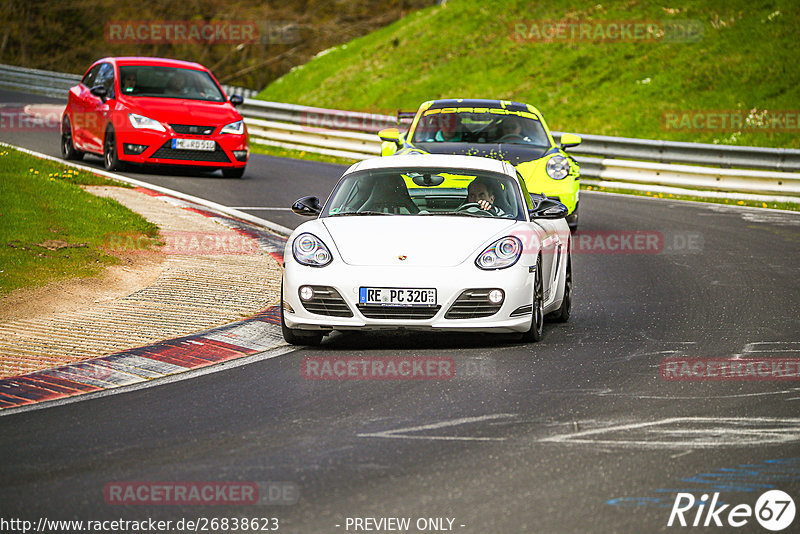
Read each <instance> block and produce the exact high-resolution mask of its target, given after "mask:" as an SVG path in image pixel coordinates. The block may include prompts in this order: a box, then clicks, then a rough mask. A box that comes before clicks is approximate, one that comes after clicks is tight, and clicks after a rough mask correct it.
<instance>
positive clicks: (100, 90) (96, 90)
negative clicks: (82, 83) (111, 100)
mask: <svg viewBox="0 0 800 534" xmlns="http://www.w3.org/2000/svg"><path fill="white" fill-rule="evenodd" d="M89 92H90V93H92V94H93V95H94V96H96V97H98V98H99V99H100V100H102V101H103V102H105V101H106V98H107V97H108V91H106V88H105V87H103V86H102V85H95V86H94V87H92V88H91V89H89Z"/></svg>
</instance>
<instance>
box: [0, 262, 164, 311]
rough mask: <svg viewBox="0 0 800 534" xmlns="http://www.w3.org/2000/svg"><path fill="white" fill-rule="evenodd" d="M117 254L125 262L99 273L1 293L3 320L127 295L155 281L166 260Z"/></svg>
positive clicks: (73, 308) (75, 307)
mask: <svg viewBox="0 0 800 534" xmlns="http://www.w3.org/2000/svg"><path fill="white" fill-rule="evenodd" d="M117 257H119V258H120V260H121V261H122V263H120V264H119V265H112V266H110V267H107V268H106V269H105V270H104V271H103V272H102V273H101V274H99V275H98V276H94V277H89V278H74V279H72V280H62V281H58V282H54V283H52V284H49V285H46V286H44V287H37V288H25V289H18V290H16V291H12V292H11V293H9V294H8V295H4V296H2V297H0V322H6V321H13V320H19V319H37V318H44V317H48V316H52V315H54V314H57V313H61V312H68V311H74V310H77V309H81V308H85V307H90V306H92V305H93V304H98V303H101V302H107V301H111V300H115V299H118V298H121V297H125V296H127V295H130V294H131V293H134V292H135V291H138V290H140V289H144V288H146V287H148V286H150V285H152V284H153V282H155V280H156V279H157V278H158V276H159V275H160V274H161V270H162V268H163V264H164V255H163V254H153V253H151V254H127V255H117Z"/></svg>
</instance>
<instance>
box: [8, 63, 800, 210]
mask: <svg viewBox="0 0 800 534" xmlns="http://www.w3.org/2000/svg"><path fill="white" fill-rule="evenodd" d="M79 79H80V77H79V76H77V75H73V74H64V73H58V72H50V71H43V70H38V69H24V68H20V67H11V66H8V65H0V87H6V88H12V89H22V90H26V91H29V92H36V93H40V94H47V95H50V96H57V97H63V96H64V94H65V92H66V90H67V89H69V87H71V86H73V85H75V84H76V83H77V82H78V81H79ZM223 88H225V90H226V92H228V93H229V94H232V93H237V94H243V93H245V91H244V90H241V88H231V87H229V86H223ZM250 94H252V93H249V94H244V96H245V97H246V98H245V101H244V103H243V104H242V105H241V106H240V107H239V111H240V112H241V113H242V116H243V117H244V118H245V122H246V123H247V125H248V131H249V132H250V137H251V141H252V142H254V143H261V144H266V145H272V146H279V147H285V148H291V149H296V150H304V151H307V152H316V153H321V154H328V155H333V156H340V157H345V158H352V159H365V158H368V157H373V156H377V155H379V153H380V140H379V139H378V137H377V135H376V134H377V132H378V131H379V130H381V129H383V128H388V127H396V126H398V122H397V118H396V117H394V116H390V115H381V114H372V113H362V112H353V111H343V110H335V109H325V108H317V107H310V106H300V105H296V104H285V103H279V102H266V101H261V100H255V99H253V98H250V97H249V96H250ZM553 135H554V137H555V138H556V140H557V141H560V137H561V132H553ZM580 135H581V138H582V140H583V142H582V143H581V144H580V145H579V146H577V147H574V148H571V149H569V152H570V153H571V154H574V155H575V156H576V159H577V160H578V162H579V163H580V165H581V175H582V176H583V177H586V178H589V179H594V180H603V181H607V182H615V183H623V184H624V183H629V184H637V185H641V184H649V185H653V186H664V187H675V186H678V187H686V188H691V189H700V190H715V191H740V192H745V193H750V194H757V193H761V194H764V193H766V194H771V195H776V194H777V195H790V196H789V197H787V198H789V199H792V198H793V197H795V198H797V201H798V202H800V172H797V171H800V150H798V149H783V148H760V147H743V146H731V145H713V144H704V143H686V142H675V141H658V140H648V139H632V138H625V137H609V136H600V135H591V134H580ZM701 165H702V166H701Z"/></svg>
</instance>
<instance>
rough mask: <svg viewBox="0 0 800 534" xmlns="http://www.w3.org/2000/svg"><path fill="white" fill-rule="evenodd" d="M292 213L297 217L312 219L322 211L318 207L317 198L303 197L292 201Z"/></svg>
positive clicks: (320, 207)
mask: <svg viewBox="0 0 800 534" xmlns="http://www.w3.org/2000/svg"><path fill="white" fill-rule="evenodd" d="M292 211H293V212H295V213H296V214H298V215H304V216H306V217H313V216H314V215H319V212H320V211H322V206H320V205H319V199H318V198H317V197H303V198H300V199H298V200H295V201H294V204H292Z"/></svg>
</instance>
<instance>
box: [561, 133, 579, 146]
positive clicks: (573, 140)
mask: <svg viewBox="0 0 800 534" xmlns="http://www.w3.org/2000/svg"><path fill="white" fill-rule="evenodd" d="M581 142H582V139H581V138H580V137H578V136H577V135H575V134H571V133H565V134H562V135H561V148H569V147H573V146H578V145H579V144H581Z"/></svg>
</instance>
